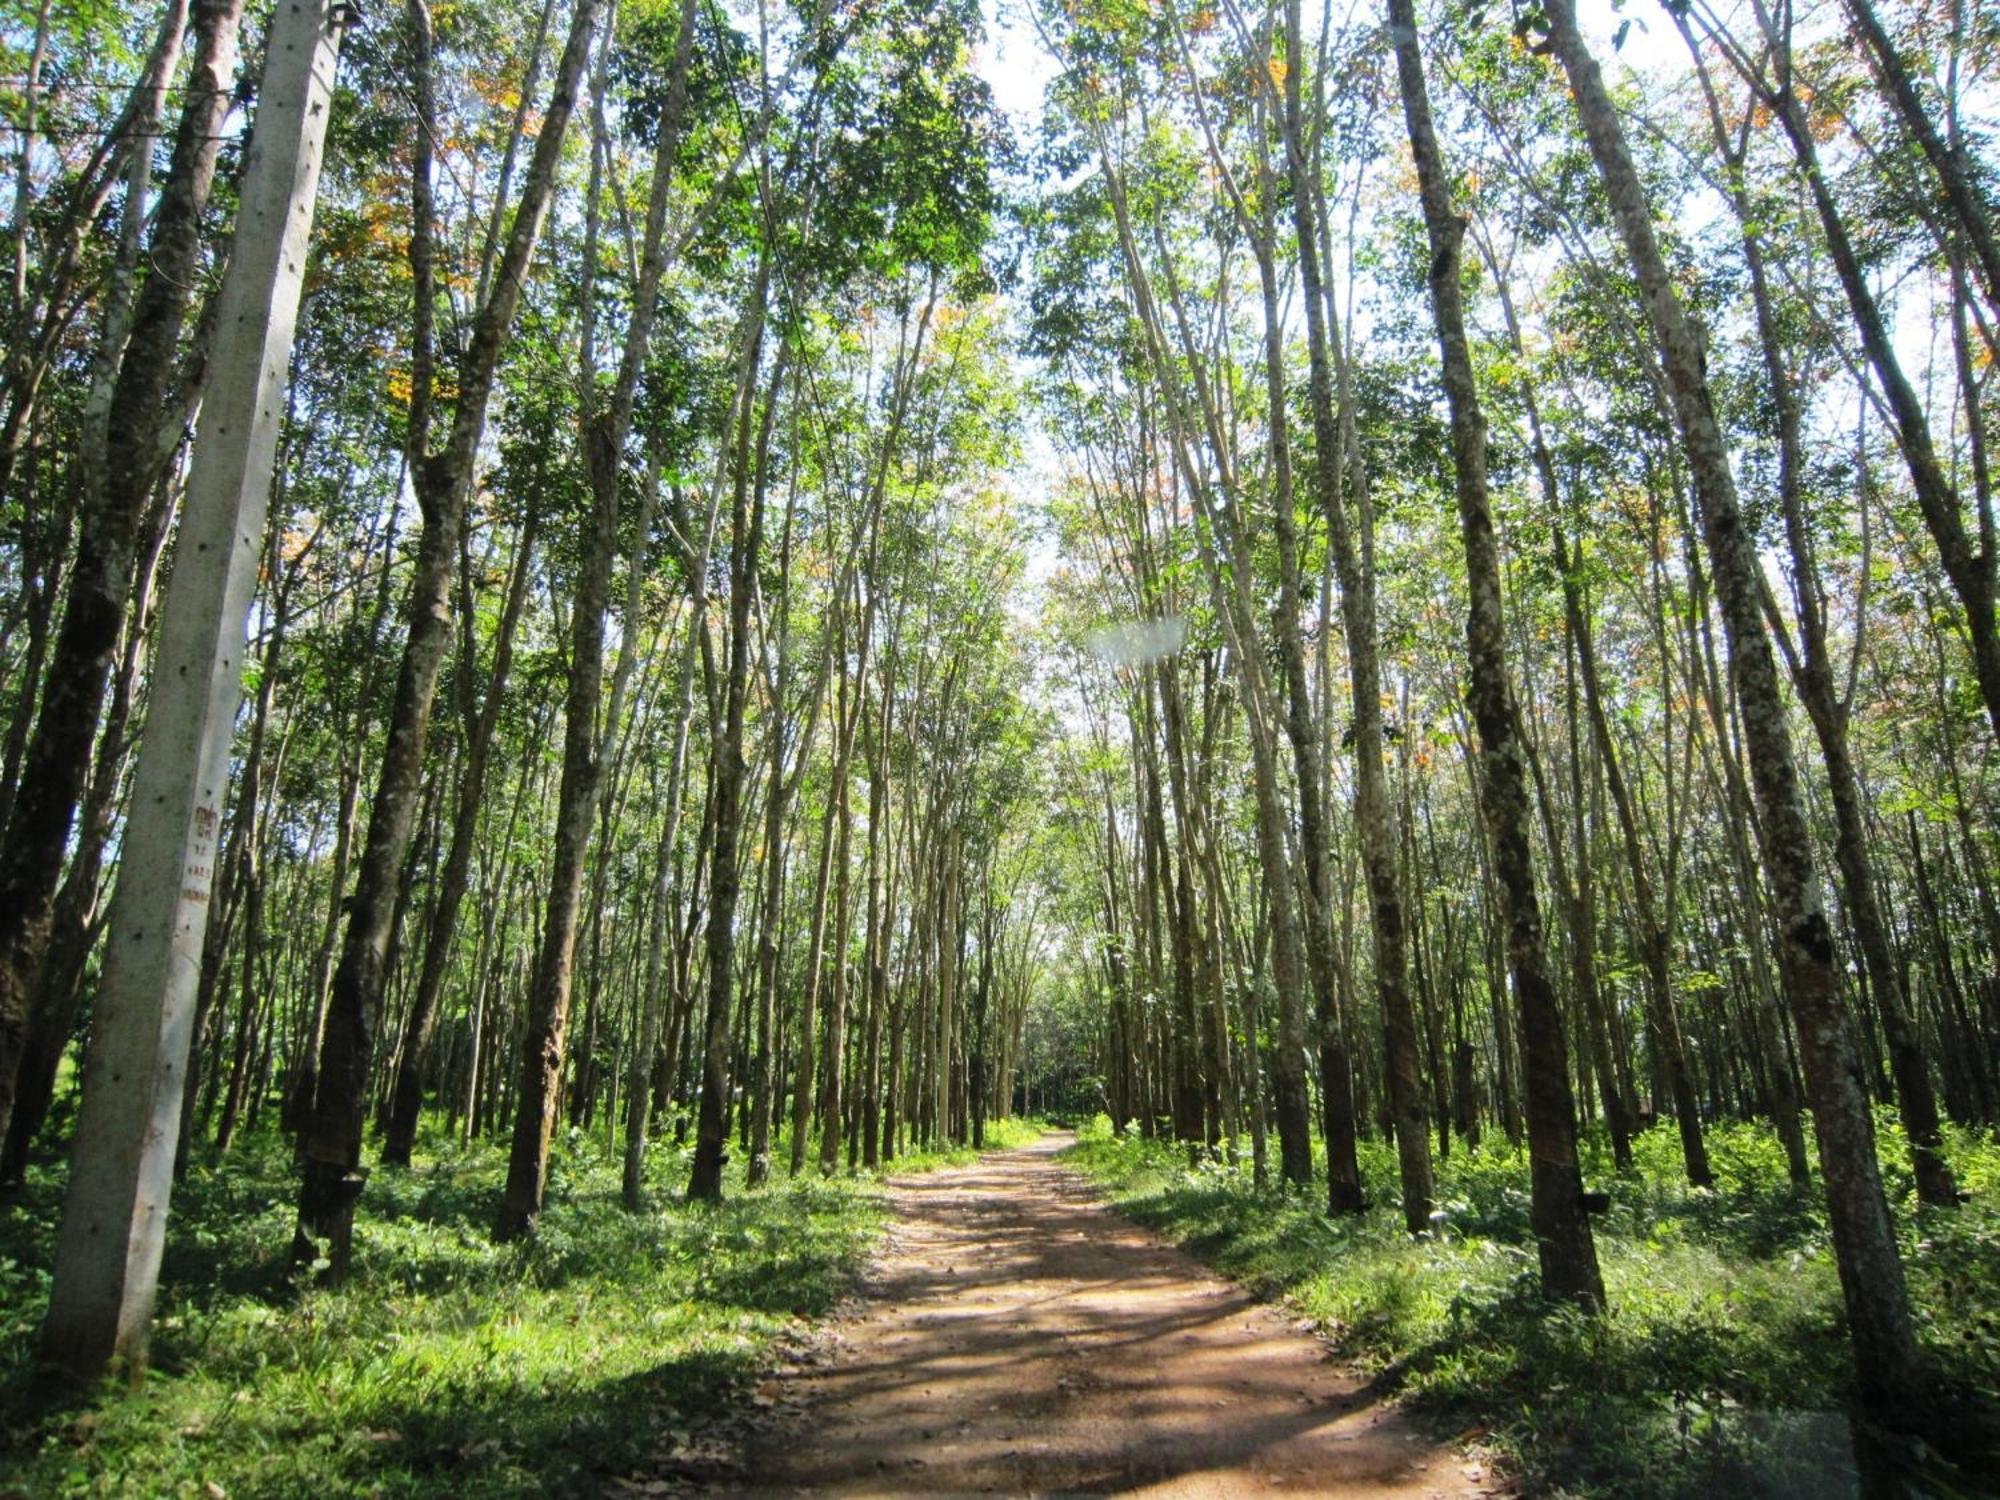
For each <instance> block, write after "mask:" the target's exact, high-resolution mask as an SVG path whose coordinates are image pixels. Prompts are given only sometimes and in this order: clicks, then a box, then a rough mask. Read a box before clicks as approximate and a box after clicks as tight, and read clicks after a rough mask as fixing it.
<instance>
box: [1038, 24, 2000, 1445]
mask: <svg viewBox="0 0 2000 1500" xmlns="http://www.w3.org/2000/svg"><path fill="white" fill-rule="evenodd" d="M1510 23H1511V24H1510ZM1600 23H1601V25H1600ZM1037 24H1038V26H1039V28H1040V34H1041V38H1042V41H1043V44H1044V46H1045V48H1046V50H1047V52H1048V54H1049V56H1050V57H1051V59H1052V60H1053V62H1054V64H1055V66H1056V67H1057V69H1058V78H1057V81H1056V83H1055V85H1054V87H1053V88H1052V91H1051V106H1050V109H1049V112H1048V114H1047V117H1046V120H1045V134H1044V150H1045V152H1046V154H1047V156H1048V157H1049V159H1050V160H1051V161H1052V162H1054V163H1055V164H1056V174H1057V176H1058V178H1059V181H1058V182H1057V183H1056V185H1055V186H1053V187H1052V188H1051V189H1050V190H1049V191H1048V192H1046V193H1045V194H1044V195H1043V196H1042V197H1041V198H1040V199H1039V200H1038V202H1037V205H1036V209H1035V212H1034V214H1033V216H1032V220H1031V226H1030V228H1031V234H1032V238H1033V243H1034V256H1035V261H1034V264H1035V282H1034V295H1033V305H1032V318H1033V321H1032V329H1031V338H1032V340H1033V344H1034V347H1035V349H1036V351H1037V353H1038V354H1039V356H1040V357H1041V360H1042V367H1041V379H1040V388H1041V389H1040V394H1041V397H1042V399H1043V401H1044V403H1045V405H1046V407H1047V409H1048V410H1050V411H1051V412H1052V413H1053V414H1054V416H1055V418H1056V425H1055V431H1056V432H1057V433H1058V435H1059V437H1058V441H1059V443H1060V445H1061V447H1062V449H1063V455H1064V460H1065V464H1064V471H1065V475H1066V478H1065V483H1064V487H1063V491H1062V493H1061V494H1060V496H1059V497H1058V499H1057V501H1056V504H1055V513H1056V516H1057V519H1058V523H1059V524H1060V525H1061V527H1062V528H1063V532H1064V536H1065V542H1066V553H1067V556H1068V557H1069V558H1070V559H1071V562H1070V566H1068V567H1067V568H1066V569H1065V570H1064V572H1063V573H1062V574H1061V575H1060V576H1059V578H1058V580H1057V582H1056V586H1055V587H1056V598H1057V602H1058V614H1059V619H1058V623H1057V627H1056V634H1057V636H1058V639H1059V641H1060V642H1061V644H1060V645H1059V646H1058V647H1057V649H1058V650H1059V651H1063V652H1067V653H1068V658H1067V659H1068V661H1069V666H1070V670H1069V674H1068V675H1069V679H1070V681H1071V682H1072V683H1073V684H1074V686H1073V689H1072V692H1071V714H1072V716H1073V718H1074V720H1075V722H1076V725H1077V729H1076V734H1075V737H1074V739H1073V741H1072V743H1071V746H1070V748H1069V750H1068V751H1067V752H1066V753H1067V754H1069V755H1070V756H1071V757H1072V763H1071V766H1070V774H1069V775H1067V776H1065V777H1064V778H1063V786H1064V796H1065V801H1064V812H1063V817H1062V819H1061V824H1060V826H1061V828H1062V830H1063V834H1064V837H1065V841H1066V847H1067V848H1068V849H1069V850H1070V851H1071V852H1070V855H1069V857H1070V858H1071V859H1072V860H1073V861H1074V868H1075V869H1076V870H1077V871H1078V872H1079V875H1078V881H1077V885H1076V887H1075V888H1074V889H1072V891H1071V892H1070V899H1069V900H1067V901H1066V903H1065V904H1064V920H1065V922H1066V924H1067V930H1068V931H1069V933H1070V935H1071V936H1070V951H1071V952H1072V954H1087V955H1088V956H1087V958H1083V959H1079V958H1072V960H1071V964H1072V970H1073V973H1074V975H1075V977H1074V978H1073V980H1072V983H1073V984H1074V985H1076V986H1077V987H1078V988H1079V989H1081V990H1082V991H1084V992H1086V993H1087V994H1088V995H1089V996H1090V997H1093V1003H1094V1006H1095V1013H1096V1016H1097V1022H1096V1037H1097V1041H1096V1048H1097V1055H1098V1058H1099V1071H1100V1075H1101V1087H1102V1097H1103V1102H1104V1107H1105V1109H1106V1110H1107V1112H1108V1113H1109V1114H1110V1115H1111V1116H1112V1118H1113V1120H1114V1122H1115V1123H1117V1124H1119V1125H1121V1126H1123V1125H1125V1124H1126V1123H1127V1122H1136V1128H1138V1129H1141V1130H1144V1131H1147V1132H1149V1133H1150V1132H1155V1131H1158V1132H1167V1133H1171V1134H1172V1135H1173V1136H1174V1137H1176V1138H1178V1139H1180V1140H1184V1141H1186V1142H1189V1143H1191V1145H1193V1146H1195V1147H1196V1148H1200V1147H1203V1146H1207V1147H1211V1148H1222V1149H1226V1150H1227V1151H1229V1152H1230V1153H1231V1154H1232V1156H1233V1154H1234V1152H1235V1150H1236V1149H1237V1147H1236V1143H1237V1141H1238V1139H1239V1138H1240V1136H1242V1135H1243V1134H1246V1133H1247V1135H1248V1137H1249V1141H1250V1146H1251V1153H1252V1163H1253V1170H1254V1171H1255V1172H1256V1173H1257V1174H1258V1175H1259V1178H1260V1179H1261V1178H1262V1177H1263V1176H1264V1174H1265V1173H1266V1172H1267V1171H1271V1170H1275V1173H1276V1175H1277V1176H1278V1177H1279V1178H1280V1179H1281V1180H1282V1181H1283V1182H1285V1183H1287V1184H1296V1185H1305V1184H1307V1183H1309V1182H1311V1181H1312V1180H1313V1179H1314V1178H1315V1176H1316V1175H1320V1176H1321V1191H1323V1192H1324V1193H1325V1194H1326V1195H1327V1199H1328V1202H1329V1206H1330V1208H1331V1210H1332V1211H1333V1212H1334V1213H1336V1214H1339V1213H1349V1212H1356V1211H1359V1210H1360V1209H1361V1208H1362V1207H1363V1206H1364V1205H1363V1201H1362V1181H1361V1175H1360V1172H1359V1168H1358V1165H1357V1150H1356V1143H1357V1139H1358V1138H1359V1137H1360V1136H1362V1135H1364V1134H1368V1133H1373V1132H1375V1131H1378V1130H1379V1131H1382V1132H1386V1133H1388V1134H1389V1135H1390V1136H1392V1137H1393V1140H1394V1143H1395V1146H1396V1150H1397V1156H1398V1160H1399V1168H1400V1183H1401V1207H1402V1212H1403V1216H1404V1218H1405V1220H1406V1222H1407V1224H1408V1226H1409V1228H1410V1230H1411V1231H1412V1232H1421V1231H1423V1230H1424V1229H1425V1228H1426V1227H1427V1225H1428V1224H1429V1223H1430V1221H1431V1214H1432V1211H1433V1206H1434V1198H1435V1189H1434V1176H1433V1162H1434V1160H1435V1159H1436V1158H1437V1157H1438V1156H1441V1155H1443V1154H1445V1153H1448V1152H1449V1151H1451V1150H1454V1149H1462V1148H1473V1147H1476V1146H1477V1144H1478V1142H1479V1140H1480V1138H1481V1134H1482V1132H1483V1131H1485V1130H1488V1129H1496V1128H1497V1129H1498V1130H1500V1131H1503V1132H1504V1133H1505V1134H1506V1135H1507V1136H1508V1137H1509V1138H1510V1139H1512V1140H1514V1141H1515V1142H1517V1143H1518V1142H1520V1141H1523V1140H1525V1142H1526V1145H1527V1150H1528V1155H1529V1160H1530V1164H1531V1173H1532V1195H1533V1223H1534V1228H1535V1234H1536V1238H1537V1241H1538V1243H1539V1249H1540V1263H1541V1275H1542V1282H1543V1286H1544V1288H1545V1290H1546V1291H1547V1292H1548V1293H1549V1294H1551V1295H1552V1296H1554V1297H1556V1298H1559V1299H1564V1300H1568V1301H1570V1302H1572V1303H1576V1304H1580V1305H1582V1306H1584V1307H1585V1308H1591V1309H1595V1308H1601V1307H1602V1306H1603V1303H1604V1289H1603V1282H1602V1278H1601V1276H1600V1273H1599V1269H1598V1264H1597V1258H1596V1253H1595V1249H1594V1246H1593V1243H1592V1235H1591V1226H1590V1218H1589V1212H1590V1208H1591V1206H1592V1201H1593V1200H1592V1198H1591V1197H1590V1196H1589V1195H1587V1194H1586V1193H1585V1192H1584V1183H1583V1180H1582V1176H1581V1172H1580V1170H1579V1157H1578V1131H1579V1127H1580V1126H1583V1127H1588V1128H1593V1129H1596V1128H1601V1129H1602V1130H1603V1132H1604V1133H1605V1135H1606V1136H1608V1140H1609V1145H1610V1148H1611V1151H1612V1153H1613V1156H1614V1159H1615V1161H1616V1163H1617V1164H1618V1165H1619V1166H1620V1167H1622V1168H1628V1169H1629V1167H1630V1165H1631V1161H1632V1154H1631V1141H1632V1138H1633V1135H1634V1134H1635V1132H1637V1131H1639V1130H1641V1129H1645V1128H1663V1129H1674V1130H1677V1131H1678V1134H1679V1139H1680V1143H1681V1147H1682V1156H1683V1160H1684V1164H1685V1171H1686V1175H1687V1178H1688V1180H1689V1182H1690V1183H1691V1184H1693V1185H1694V1186H1696V1187H1705V1186H1708V1185H1710V1184H1711V1183H1713V1182H1714V1180H1715V1170H1714V1167H1713V1166H1712V1164H1711V1162H1710V1160H1709V1155H1708V1151H1707V1148H1706V1143H1705V1138H1704V1137H1705V1127H1706V1126H1707V1125H1708V1124H1709V1123H1711V1122H1714V1121H1717V1120H1720V1119H1723V1118H1730V1117H1737V1118H1750V1117H1757V1118H1763V1119H1766V1120H1768V1121H1769V1123H1770V1127H1771V1128H1772V1129H1773V1130H1774V1131H1775V1132H1776V1133H1777V1135H1778V1137H1779V1138H1780V1139H1781V1140H1782V1142H1783V1144H1784V1149H1785V1153H1786V1156H1787V1159H1788V1161H1789V1163H1790V1169H1791V1173H1792V1177H1793V1179H1794V1181H1795V1182H1798V1183H1801V1184H1804V1183H1807V1182H1808V1181H1809V1180H1810V1181H1816V1182H1817V1184H1818V1186H1819V1188H1820V1189H1821V1190H1823V1192H1824V1198H1825V1203H1826V1206H1827V1210H1828V1216H1829V1221H1830V1224H1831V1228H1832V1234H1833V1243H1834V1249H1835V1253H1836V1258H1837V1261H1838V1266H1839V1271H1840V1279H1841V1285H1842V1288H1843V1292H1844V1294H1845V1298H1846V1307H1847V1313H1848V1321H1849V1326H1850V1329H1851V1332H1852V1336H1853V1341H1854V1346H1855V1353H1856V1357H1857V1360H1858V1369H1859V1383H1860V1388H1861V1390H1862V1392H1863V1397H1864V1400H1865V1401H1866V1402H1867V1403H1868V1404H1869V1405H1870V1406H1871V1408H1872V1409H1873V1411H1874V1412H1875V1414H1876V1416H1877V1417H1878V1418H1879V1419H1882V1420H1885V1421H1886V1422H1887V1423H1888V1424H1889V1425H1891V1426H1899V1425H1900V1426H1903V1427H1905V1428H1910V1427H1916V1426H1919V1425H1920V1424H1921V1419H1922V1416H1923V1413H1924V1410H1925V1399H1926V1398H1925V1390H1926V1386H1925V1377H1924V1373H1923V1369H1922V1366H1921V1362H1920V1360H1919V1356H1918V1351H1917V1343H1916V1339H1915V1336H1914V1333H1913V1331H1912V1326H1911V1318H1910V1312H1909V1307H1908V1303H1907V1299H1906V1297H1905V1294H1904V1290H1903V1279H1902V1267H1901V1261H1900V1259H1899V1252H1898V1243H1897V1237H1896V1233H1895V1226H1894V1221H1893V1218H1892V1213H1891V1207H1890V1203H1889V1200H1888V1196H1887V1194H1886V1193H1885V1189H1884V1183H1883V1174H1882V1170H1881V1167H1880V1165H1879V1164H1878V1153H1877V1142H1876V1138H1875V1127H1874V1115H1873V1113H1872V1106H1874V1105H1876V1104H1879V1103H1892V1104H1894V1105H1895V1106H1896V1108H1897V1109H1898V1110H1899V1111H1900V1118H1901V1122H1902V1126H1903V1130H1904V1133H1905V1134H1906V1136H1907V1138H1908V1141H1909V1155H1910V1160H1909V1162H1908V1163H1907V1165H1908V1167H1909V1170H1910V1171H1911V1173H1912V1175H1913V1179H1914V1186H1915V1192H1916V1196H1917V1197H1918V1198H1919V1199H1920V1200H1921V1202H1922V1203H1923V1204H1925V1205H1929V1206H1933V1207H1936V1208H1947V1207H1949V1206H1950V1205H1953V1204H1955V1203H1956V1202H1957V1201H1958V1190H1957V1186H1956V1184H1955V1182H1954V1180H1953V1177H1952V1171H1951V1163H1950V1162H1949V1160H1948V1159H1947V1153H1946V1151H1945V1150H1944V1148H1943V1138H1942V1134H1941V1123H1942V1120H1943V1118H1944V1117H1945V1116H1947V1115H1948V1116H1950V1117H1951V1118H1953V1119H1955V1120H1956V1121H1958V1122H1960V1123H1962V1124H1964V1125H1966V1126H1971V1127H1982V1128H1983V1127H1990V1126H1991V1125H1992V1124H1993V1122H1994V1092H1993V1089H1994V1080H1995V1077H1996V1062H2000V1054H1997V1053H1996V1043H2000V1012H1996V1008H1995V1002H1996V988H2000V986H1996V981H1995V979H1994V977H1993V976H1994V975H1995V974H1996V972H1997V971H2000V926H1996V924H1995V921H1994V916H1995V913H1996V906H1995V892H1994V886H1993V868H1994V833H1995V825H1994V819H1993V802H1992V788H1991V783H1990V769H1989V768H1990V762H1991V751H1992V746H1993V744H1994V736H1993V726H1994V724H1995V723H1996V722H2000V719H1996V712H2000V692H1996V691H1995V689H1994V686H1993V679H1992V677H1991V674H1990V673H1989V672H1988V671H1987V669H1986V668H1985V667H1984V666H1983V665H1982V662H1983V661H1984V659H1985V656H1986V654H1987V653H1988V652H1989V650H1990V647H1989V645H1988V644H1987V642H1988V640H1989V638H1990V637H1991V635H1992V632H1993V629H1994V623H1995V622H1994V613H1993V610H1994V600H1993V595H1992V592H1991V589H1992V584H1991V579H1992V574H1993V568H1994V564H1995V556H1996V555H1995V552H1994V549H1993V544H1992V496H1991V480H1990V472H1989V463H1988V447H1989V443H1990V439H1991V436H1992V429H1991V427H1990V426H1989V421H1988V417H1987V415H1986V412H1987V407H1988V403H1989V400H1990V370H1991V366H1992V351H1993V343H1992V338H1993V334H1992V321H1991V320H1992V317H1993V315H1994V313H1995V312H1996V311H2000V299H1997V298H1996V296H1995V291H1996V287H2000V283H1995V282H1994V281H1992V280H1990V279H1989V278H1988V272H1987V270H1986V269H1985V256H1986V253H1987V252H1986V251H1985V250H1984V249H1983V248H1982V247H1983V246H1985V245H1988V244H1989V243H1990V242H1991V237H1992V232H1993V230H1992V225H1993V212H1992V206H1991V200H1990V198H1989V196H1988V194H1987V190H1986V186H1985V182H1986V176H1985V174H1986V171H1987V164H1986V162H1985V161H1984V159H1983V158H1982V157H1981V156H1980V155H1979V154H1978V151H1977V141H1978V136H1977V120H1978V118H1979V117H1978V116H1977V113H1976V111H1977V108H1978V104H1977V101H1978V100H1980V99H1983V97H1984V96H1983V94H1982V93H1981V90H1982V89H1983V88H1984V87H1985V84H1984V79H1985V71H1984V70H1985V68H1986V66H1987V53H1986V50H1985V45H1984V42H1983V39H1982V38H1981V37H1980V36H1978V35H1976V34H1975V30H1974V27H1973V23H1972V22H1971V21H1970V19H1969V18H1967V17H1965V16H1962V15H1960V14H1959V13H1957V12H1952V13H1951V14H1950V15H1946V14H1944V13H1941V12H1940V13H1933V12H1931V11H1929V10H1924V9H1920V8H1911V9H1908V10H1899V11H1898V12H1896V13H1895V14H1893V15H1889V14H1885V13H1878V12H1877V11H1876V10H1874V9H1872V8H1871V7H1870V6H1869V5H1868V3H1867V0H1848V3H1847V4H1845V5H1842V4H1823V5H1816V6H1810V7H1807V6H1789V5H1787V6H1778V7H1771V6H1767V5H1765V4H1763V3H1761V0H1750V3H1749V4H1748V5H1747V6H1745V7H1740V8H1736V9H1729V10H1725V9H1724V8H1722V7H1710V6H1705V5H1700V4H1675V5H1670V6H1669V7H1668V8H1666V9H1665V10H1663V11H1660V12H1658V13H1648V14H1647V15H1645V16H1631V17H1628V18H1627V19H1625V20H1624V21H1623V22H1617V21H1616V20H1615V18H1611V17H1602V16H1591V17H1587V18H1586V19H1585V22H1584V26H1585V28H1586V29H1588V30H1590V31H1591V32H1592V33H1593V35H1592V37H1591V39H1589V40H1586V37H1585V35H1584V31H1583V30H1580V29H1579V23H1578V18H1577V15H1576V13H1575V10H1574V8H1573V6H1572V5H1571V4H1570V3H1569V0H1545V3H1543V4H1541V5H1540V6H1538V7H1534V8H1517V9H1516V11H1515V12H1514V13H1512V14H1511V15H1510V16H1509V17H1506V18H1503V17H1501V16H1499V15H1498V14H1495V13H1492V12H1489V11H1488V10H1487V9H1486V8H1485V7H1482V6H1478V5H1471V6H1461V5H1458V4H1446V5H1443V6H1437V7H1430V8H1428V9H1427V10H1426V11H1425V13H1424V14H1423V15H1421V16H1419V15H1418V14H1417V13H1416V8H1415V7H1414V6H1413V5H1412V4H1411V3H1410V0H1387V3H1386V6H1385V8H1383V9H1381V10H1379V11H1375V12H1368V11H1366V10H1365V9H1364V10H1363V11H1361V12H1356V13H1354V14H1352V15H1350V16H1346V17H1344V18H1343V17H1339V16H1332V15H1321V16H1320V17H1317V18H1315V17H1313V16H1311V15H1309V14H1304V13H1302V7H1301V5H1300V4H1299V0H1284V3H1274V4H1271V5H1267V6H1247V7H1246V6H1241V5H1237V4H1235V3H1232V0H1219V3H1218V4H1215V5H1207V4H1200V5H1196V4H1179V3H1166V4H1162V5H1157V6H1146V7H1135V6H1122V5H1111V4H1106V5H1097V4H1086V5H1077V6H1066V7H1061V8H1044V9H1043V11H1042V12H1041V13H1040V15H1039V18H1038V23H1037ZM1614 25H1615V28H1616V29H1615V32H1614ZM1635 26H1637V27H1638V28H1639V30H1637V31H1635V30H1634V27H1635ZM1648 27H1650V28H1651V29H1650V30H1647V29H1646V28H1648ZM1600 29H1601V35H1599V34H1597V33H1598V32H1599V31H1600ZM1621 48H1624V49H1629V50H1632V51H1635V52H1638V53H1640V54H1641V55H1642V60H1643V66H1642V67H1641V69H1640V70H1638V71H1636V72H1634V71H1628V70H1621V77H1620V80H1619V81H1618V82H1617V83H1616V84H1615V85H1614V84H1613V83H1612V82H1610V81H1608V79H1607V75H1606V73H1605V72H1604V71H1603V69H1602V68H1601V66H1600V63H1599V61H1598V54H1604V55H1609V54H1610V53H1611V52H1612V51H1614V50H1616V49H1621ZM1132 622H1137V623H1136V624H1134V623H1132ZM1655 1122H1658V1124H1657V1126H1656V1124H1655ZM1315 1137H1318V1138H1319V1139H1320V1140H1322V1141H1323V1151H1324V1156H1323V1161H1324V1166H1323V1167H1319V1166H1316V1157H1315ZM1267 1143H1269V1144H1267ZM1815 1152H1816V1157H1815ZM1267 1154H1268V1155H1273V1156H1275V1163H1274V1166H1273V1165H1267ZM1815 1164H1816V1166H1817V1172H1816V1173H1815V1170H1814V1168H1815ZM1904 1165H1905V1164H1904V1163H1902V1162H1901V1161H1898V1162H1896V1163H1895V1166H1896V1168H1897V1170H1898V1172H1899V1173H1900V1171H1901V1169H1902V1168H1903V1166H1904ZM1322 1174H1323V1175H1322Z"/></svg>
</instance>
